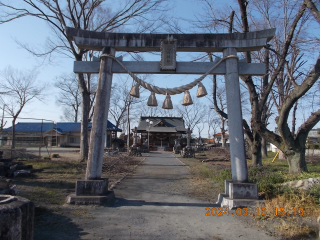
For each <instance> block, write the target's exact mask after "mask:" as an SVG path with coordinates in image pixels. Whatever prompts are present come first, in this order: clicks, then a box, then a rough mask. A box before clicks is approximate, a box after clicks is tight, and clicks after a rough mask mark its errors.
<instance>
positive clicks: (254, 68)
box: [73, 61, 266, 76]
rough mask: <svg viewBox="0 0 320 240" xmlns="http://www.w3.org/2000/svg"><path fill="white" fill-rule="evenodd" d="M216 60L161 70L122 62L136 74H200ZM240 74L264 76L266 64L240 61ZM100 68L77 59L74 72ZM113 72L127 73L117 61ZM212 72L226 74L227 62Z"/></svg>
mask: <svg viewBox="0 0 320 240" xmlns="http://www.w3.org/2000/svg"><path fill="white" fill-rule="evenodd" d="M217 62H218V61H215V62H177V69H176V71H161V70H160V65H159V62H153V61H143V62H137V61H123V62H122V64H123V65H124V66H125V67H126V68H127V69H128V70H130V71H131V72H132V73H134V74H198V75H202V74H204V73H205V72H207V71H208V70H209V69H210V68H211V67H212V66H214V65H215V64H216V63H217ZM238 65H239V67H238V68H239V69H238V71H239V75H240V76H263V75H265V74H266V66H265V64H263V63H246V62H240V61H239V64H238ZM99 70H100V62H95V61H92V62H91V61H75V62H74V65H73V72H75V73H91V74H92V73H93V74H94V73H96V74H98V73H99ZM112 73H127V72H126V71H125V70H124V69H123V68H122V67H121V66H120V65H119V64H118V63H117V62H116V61H114V62H113V65H112ZM211 74H216V75H225V74H226V63H225V62H222V63H220V64H219V66H218V67H217V68H216V69H214V70H213V71H212V72H211Z"/></svg>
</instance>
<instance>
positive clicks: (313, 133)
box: [308, 129, 320, 144]
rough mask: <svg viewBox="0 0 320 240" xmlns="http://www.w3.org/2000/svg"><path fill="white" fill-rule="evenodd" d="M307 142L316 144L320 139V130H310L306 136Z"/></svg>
mask: <svg viewBox="0 0 320 240" xmlns="http://www.w3.org/2000/svg"><path fill="white" fill-rule="evenodd" d="M308 139H309V141H311V142H313V143H316V144H318V143H319V139H320V129H311V130H310V132H309V134H308Z"/></svg>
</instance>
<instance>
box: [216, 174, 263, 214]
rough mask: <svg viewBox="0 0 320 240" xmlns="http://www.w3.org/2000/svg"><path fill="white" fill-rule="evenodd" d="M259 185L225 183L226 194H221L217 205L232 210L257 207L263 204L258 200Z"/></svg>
mask: <svg viewBox="0 0 320 240" xmlns="http://www.w3.org/2000/svg"><path fill="white" fill-rule="evenodd" d="M258 199H259V196H258V185H257V184H255V183H241V182H234V181H227V180H226V181H225V193H224V194H219V196H218V201H217V204H220V205H221V207H229V208H230V209H234V208H241V207H255V206H258V205H259V204H262V203H263V201H262V200H258Z"/></svg>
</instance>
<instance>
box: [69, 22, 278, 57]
mask: <svg viewBox="0 0 320 240" xmlns="http://www.w3.org/2000/svg"><path fill="white" fill-rule="evenodd" d="M275 31H276V29H275V28H272V29H266V30H261V31H255V32H248V33H227V34H224V33H219V34H206V33H200V34H199V33H196V34H170V33H168V34H154V33H110V32H93V31H87V30H81V29H76V28H69V27H68V28H67V31H66V32H67V36H68V37H69V39H70V40H73V41H74V42H75V44H76V45H77V46H78V47H79V48H82V49H89V50H96V51H101V50H102V49H103V47H113V48H114V49H115V50H116V51H125V52H131V51H140V52H159V51H160V46H161V41H162V40H163V39H176V40H177V52H222V51H223V50H224V49H226V48H229V47H232V48H235V49H236V50H237V52H246V51H257V50H260V49H261V48H262V47H263V46H265V45H266V42H268V41H270V40H271V39H272V38H273V36H274V35H275Z"/></svg>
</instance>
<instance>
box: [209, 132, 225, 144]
mask: <svg viewBox="0 0 320 240" xmlns="http://www.w3.org/2000/svg"><path fill="white" fill-rule="evenodd" d="M213 137H214V141H215V143H222V142H221V138H222V133H217V134H214V135H213ZM224 138H225V140H226V143H229V134H227V133H225V134H224Z"/></svg>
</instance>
